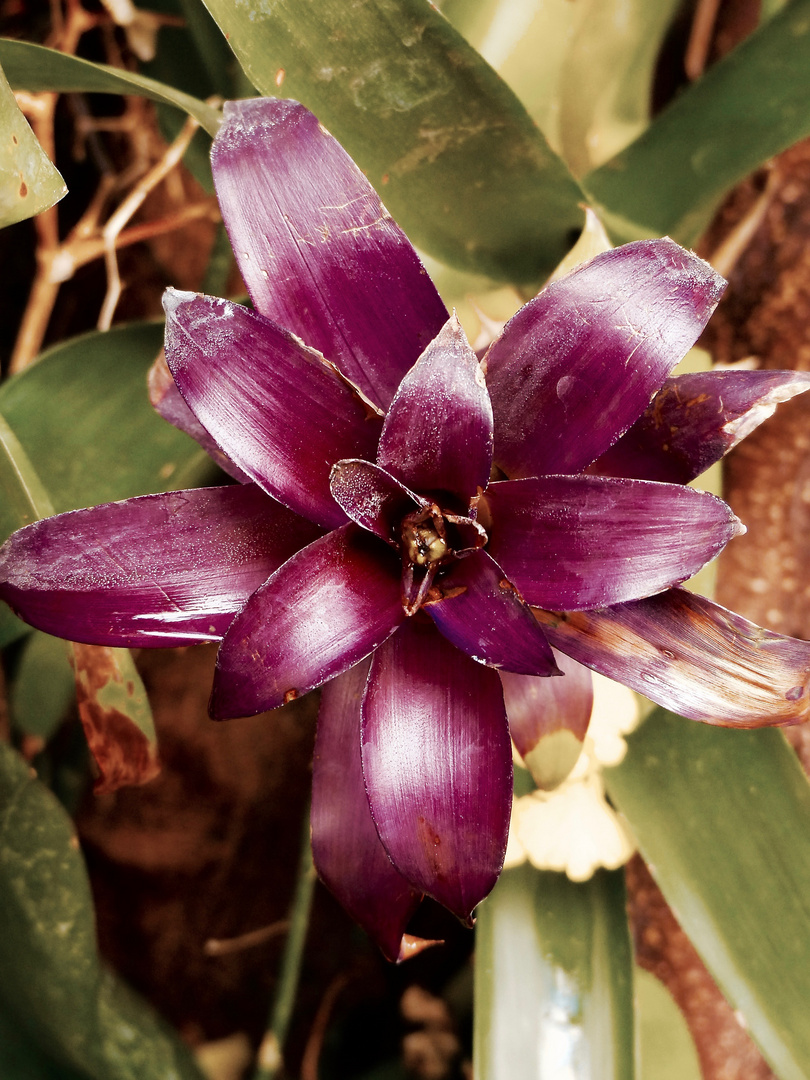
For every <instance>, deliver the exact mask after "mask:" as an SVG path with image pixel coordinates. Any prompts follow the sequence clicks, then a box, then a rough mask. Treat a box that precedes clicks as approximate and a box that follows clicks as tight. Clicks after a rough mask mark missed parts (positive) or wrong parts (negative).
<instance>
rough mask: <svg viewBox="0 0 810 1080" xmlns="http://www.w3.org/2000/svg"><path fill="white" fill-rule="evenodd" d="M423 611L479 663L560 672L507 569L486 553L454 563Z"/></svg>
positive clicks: (525, 672)
mask: <svg viewBox="0 0 810 1080" xmlns="http://www.w3.org/2000/svg"><path fill="white" fill-rule="evenodd" d="M433 591H434V592H437V593H439V594H440V597H439V598H438V599H437V600H430V599H429V600H428V603H427V604H426V606H425V611H427V613H428V614H429V615H430V616H431V617H432V619H433V621H434V622H435V623H436V625H437V626H438V628H439V629H440V630H441V632H442V633H443V634H444V636H445V637H446V638H447V639H448V640H449V641H452V643H453V644H454V645H455V646H456V648H458V649H461V651H462V652H465V653H466V654H467V655H468V656H470V657H472V659H473V660H477V661H478V663H479V664H487V665H488V666H489V667H495V668H504V669H505V670H506V671H517V672H520V673H521V674H523V675H542V676H548V675H558V674H559V672H558V670H557V666H556V664H555V663H554V656H553V654H552V652H551V646H550V645H549V643H548V641H547V640H546V636H545V634H544V633H543V631H542V630H541V629H540V627H539V626H538V625H537V621H536V619H535V618H534V616H533V615H532V613H531V609H530V608H529V607H528V606H527V605H526V604H525V603H524V602H523V599H522V598H521V597H520V595H519V594H518V593H517V590H516V589H515V587H514V585H513V584H512V583H511V582H510V581H508V580H507V578H506V575H505V574H504V572H503V570H502V569H501V568H500V566H498V564H497V563H496V562H495V560H494V559H492V558H491V557H490V556H489V555H488V554H487V553H486V552H485V551H476V552H475V553H474V554H472V555H470V556H469V557H468V558H466V559H462V560H460V561H459V562H457V563H454V564H453V565H451V566H450V568H449V570H448V572H447V574H446V575H445V576H444V577H442V578H441V579H440V580H439V579H437V581H436V582H435V584H434V589H433Z"/></svg>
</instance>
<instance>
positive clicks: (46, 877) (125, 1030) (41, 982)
mask: <svg viewBox="0 0 810 1080" xmlns="http://www.w3.org/2000/svg"><path fill="white" fill-rule="evenodd" d="M0 835H2V838H3V844H2V850H0V918H2V923H3V927H4V929H5V932H4V933H3V935H2V936H1V937H0V1001H2V1005H3V1009H4V1011H5V1012H6V1014H7V1015H8V1016H10V1017H12V1018H13V1020H14V1022H15V1024H16V1025H17V1026H18V1029H19V1030H20V1032H21V1033H22V1034H23V1035H24V1036H27V1037H28V1038H30V1039H31V1040H32V1041H34V1042H35V1043H36V1044H37V1046H38V1048H39V1049H40V1051H42V1052H43V1053H46V1054H47V1055H48V1056H49V1057H53V1058H54V1059H55V1060H56V1061H58V1062H60V1063H62V1064H64V1065H66V1066H69V1067H71V1068H72V1069H76V1070H78V1071H80V1072H81V1073H82V1074H83V1075H84V1076H87V1077H89V1078H92V1080H200V1073H199V1072H198V1070H197V1069H196V1067H195V1066H194V1064H193V1062H192V1060H191V1058H190V1055H189V1053H188V1051H187V1050H186V1049H185V1047H184V1046H183V1045H182V1044H181V1043H180V1041H179V1039H176V1038H174V1037H173V1036H172V1035H170V1034H169V1032H168V1031H167V1030H166V1029H165V1028H164V1026H163V1024H162V1023H161V1022H160V1021H158V1019H157V1018H156V1017H155V1015H154V1014H153V1013H152V1011H151V1009H150V1008H149V1007H148V1006H147V1005H146V1004H145V1003H143V1002H142V1001H140V1000H139V999H138V998H136V996H135V995H134V994H133V993H132V992H131V991H129V990H128V989H127V988H126V987H124V986H123V984H121V983H120V982H119V981H118V979H117V978H116V977H114V976H113V975H111V974H108V973H107V972H106V971H104V969H103V968H102V967H101V964H100V960H99V955H98V950H97V947H96V940H95V926H94V922H93V907H92V899H91V895H90V885H89V881H88V879H87V874H86V871H85V868H84V863H83V860H82V857H81V854H80V852H79V847H78V843H77V841H76V837H75V834H74V831H73V826H72V824H71V822H70V819H69V818H68V817H67V815H66V814H65V812H64V810H63V809H62V807H61V806H60V805H59V803H58V802H57V800H56V799H55V798H54V796H53V795H52V794H51V793H50V792H49V791H48V790H47V789H46V788H45V787H44V786H43V785H42V784H40V783H39V781H38V780H36V779H33V778H32V776H31V771H30V769H29V767H28V765H27V764H26V763H25V762H24V761H23V760H22V758H20V757H19V756H18V755H17V754H16V753H15V752H14V751H13V750H12V749H11V748H10V747H8V746H5V745H2V746H0Z"/></svg>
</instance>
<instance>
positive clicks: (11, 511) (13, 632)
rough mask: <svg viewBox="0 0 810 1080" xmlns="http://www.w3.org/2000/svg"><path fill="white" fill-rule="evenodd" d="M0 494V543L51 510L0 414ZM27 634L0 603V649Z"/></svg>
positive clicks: (25, 627) (34, 473) (22, 452)
mask: <svg viewBox="0 0 810 1080" xmlns="http://www.w3.org/2000/svg"><path fill="white" fill-rule="evenodd" d="M0 407H2V406H0ZM0 494H1V495H2V497H0V543H2V542H3V541H4V540H6V539H7V537H9V536H10V535H11V534H12V533H13V532H15V530H17V529H21V528H22V527H23V525H28V524H29V522H31V521H36V520H37V519H38V518H41V517H48V515H49V514H52V513H53V507H52V506H51V501H50V499H49V498H48V495H47V494H46V492H45V490H44V489H43V487H42V484H41V483H40V480H39V477H38V476H37V474H36V472H35V470H34V468H33V466H32V465H31V462H30V460H29V459H28V455H27V454H26V453H25V451H24V450H23V448H22V446H21V445H20V442H19V440H18V439H17V436H16V435H15V434H14V432H13V431H12V430H11V428H10V427H9V425H8V422H7V421H6V419H5V417H4V416H2V415H1V414H0ZM26 633H28V627H27V626H26V625H25V624H24V623H22V622H20V620H19V619H18V618H16V616H14V615H12V614H11V610H10V608H8V607H7V606H6V605H5V604H0V648H4V647H5V646H6V645H8V644H9V643H10V642H12V641H14V639H15V638H18V637H21V636H22V635H23V634H26Z"/></svg>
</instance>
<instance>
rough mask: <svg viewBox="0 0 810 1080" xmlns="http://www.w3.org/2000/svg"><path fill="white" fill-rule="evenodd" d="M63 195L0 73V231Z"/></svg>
mask: <svg viewBox="0 0 810 1080" xmlns="http://www.w3.org/2000/svg"><path fill="white" fill-rule="evenodd" d="M66 191H67V187H66V186H65V181H64V180H63V179H62V177H61V176H60V175H59V172H58V170H57V169H56V168H54V166H53V164H52V163H51V161H50V158H49V157H48V155H47V154H46V153H45V151H44V150H43V149H42V147H41V146H40V145H39V142H38V141H37V137H36V135H34V133H33V131H32V130H31V127H30V125H29V123H28V121H27V120H26V119H25V117H24V116H23V114H22V112H21V111H20V108H19V106H18V105H17V102H16V101H15V99H14V93H13V91H12V89H11V87H10V86H9V84H8V81H7V80H6V77H5V75H4V74H3V72H2V70H0V228H2V227H3V226H4V225H13V224H14V222H15V221H22V220H23V219H24V218H29V217H33V216H34V214H40V213H41V212H42V211H43V210H47V209H48V207H49V206H53V204H54V203H57V202H59V200H60V199H61V198H62V196H63V195H64V194H65V192H66Z"/></svg>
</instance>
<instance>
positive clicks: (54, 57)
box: [0, 38, 222, 135]
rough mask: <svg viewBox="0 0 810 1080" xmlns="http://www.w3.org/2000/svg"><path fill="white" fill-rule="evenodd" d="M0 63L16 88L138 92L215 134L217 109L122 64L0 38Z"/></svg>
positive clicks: (111, 92) (217, 118) (218, 122)
mask: <svg viewBox="0 0 810 1080" xmlns="http://www.w3.org/2000/svg"><path fill="white" fill-rule="evenodd" d="M0 64H2V66H3V69H4V71H5V73H6V76H7V78H8V81H9V82H10V83H11V85H12V87H14V88H15V89H16V90H55V91H58V92H65V91H82V92H85V93H94V92H95V93H99V94H140V95H142V96H144V97H148V98H151V99H152V100H153V101H159V102H161V103H162V104H164V105H173V106H174V107H175V108H176V109H181V110H182V111H183V112H185V113H188V115H189V116H193V117H194V119H195V120H197V122H198V123H199V125H200V127H202V128H205V130H206V131H207V132H208V134H209V135H216V133H217V129H218V127H219V124H220V121H221V118H222V116H221V113H220V112H219V110H218V109H214V108H213V107H212V106H211V105H206V103H205V102H204V101H200V100H199V99H198V98H195V97H192V96H191V94H186V93H184V92H183V91H182V90H175V89H174V87H172V86H167V85H165V84H164V83H160V82H157V80H155V79H150V78H147V76H145V75H138V74H136V73H135V72H131V71H125V70H124V69H123V68H113V67H108V66H107V65H106V64H94V63H92V62H91V61H90V60H82V59H81V58H79V57H78V56H71V55H70V54H68V53H61V52H58V51H57V50H56V49H48V48H45V46H44V45H32V44H31V43H30V42H27V41H12V40H11V39H10V38H0Z"/></svg>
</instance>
